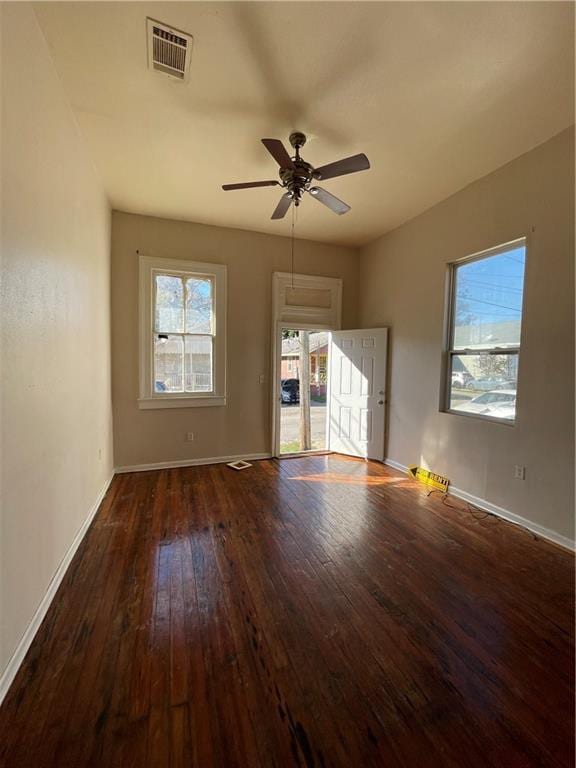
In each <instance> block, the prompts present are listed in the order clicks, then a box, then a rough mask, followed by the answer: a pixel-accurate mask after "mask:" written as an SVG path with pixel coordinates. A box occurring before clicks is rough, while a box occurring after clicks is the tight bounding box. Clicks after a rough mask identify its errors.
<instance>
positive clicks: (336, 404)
mask: <svg viewBox="0 0 576 768" xmlns="http://www.w3.org/2000/svg"><path fill="white" fill-rule="evenodd" d="M387 342H388V329H387V328H371V329H367V330H360V331H333V332H332V339H331V344H330V374H329V379H328V380H329V400H328V406H329V407H328V428H327V432H328V445H329V448H330V450H331V451H336V453H345V454H348V455H349V456H361V457H363V458H366V459H377V460H379V461H383V460H384V427H385V418H386V408H385V402H386V349H387Z"/></svg>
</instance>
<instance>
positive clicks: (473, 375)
mask: <svg viewBox="0 0 576 768" xmlns="http://www.w3.org/2000/svg"><path fill="white" fill-rule="evenodd" d="M525 262H526V240H525V239H524V238H521V239H519V240H515V241H514V242H511V243H507V244H506V245H502V246H499V247H498V248H492V249H490V250H489V251H483V252H482V253H480V254H475V255H474V256H470V257H468V258H466V259H463V260H461V261H457V262H454V263H452V264H450V265H449V274H448V280H449V304H448V313H447V316H448V323H447V326H448V327H447V344H446V350H445V355H446V369H445V371H446V386H445V388H444V394H445V401H444V410H446V411H449V412H450V413H458V414H461V415H467V416H475V417H480V418H485V419H491V420H497V421H503V422H508V423H514V421H515V420H516V392H517V385H518V361H519V357H520V340H521V331H522V307H523V298H524V269H525Z"/></svg>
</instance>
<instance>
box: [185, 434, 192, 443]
mask: <svg viewBox="0 0 576 768" xmlns="http://www.w3.org/2000/svg"><path fill="white" fill-rule="evenodd" d="M192 440H194V432H186V442H187V443H191V442H192Z"/></svg>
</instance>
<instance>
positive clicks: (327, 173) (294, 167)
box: [222, 131, 370, 219]
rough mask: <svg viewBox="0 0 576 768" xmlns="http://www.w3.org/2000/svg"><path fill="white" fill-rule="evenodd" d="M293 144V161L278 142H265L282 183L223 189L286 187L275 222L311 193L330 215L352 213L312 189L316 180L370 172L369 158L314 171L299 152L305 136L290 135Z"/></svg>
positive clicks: (355, 157) (254, 183)
mask: <svg viewBox="0 0 576 768" xmlns="http://www.w3.org/2000/svg"><path fill="white" fill-rule="evenodd" d="M289 141H290V144H291V145H292V146H293V147H294V149H295V150H296V154H295V156H294V157H290V155H289V154H288V152H287V151H286V148H285V147H284V145H283V144H282V142H281V141H280V140H279V139H262V144H264V146H265V147H266V149H267V150H268V152H270V154H271V155H272V157H273V158H274V160H276V162H277V163H278V165H279V166H280V170H279V173H278V175H279V176H280V181H249V182H246V183H244V184H223V185H222V189H224V190H226V191H229V190H231V189H250V188H253V187H276V186H279V187H284V189H285V190H286V192H285V193H284V194H283V195H282V197H281V198H280V202H279V203H278V205H277V206H276V209H275V210H274V213H273V214H272V217H271V218H273V219H283V218H284V216H285V215H286V213H287V211H288V209H289V208H290V206H291V205H292V203H294V205H295V206H299V205H300V202H301V200H302V196H303V195H304V192H308V193H309V194H310V195H312V197H313V198H314V199H315V200H318V202H320V203H322V204H323V205H325V206H327V207H328V208H330V210H331V211H334V213H337V214H338V215H340V216H341V215H342V214H343V213H347V212H348V211H349V210H350V206H349V205H346V203H343V202H342V200H339V199H338V198H337V197H335V196H334V195H332V194H331V193H330V192H327V191H326V190H325V189H322V187H316V186H311V185H312V182H313V181H315V180H317V179H318V180H320V181H324V179H333V178H334V177H336V176H345V175H346V174H347V173H356V172H357V171H366V170H367V169H368V168H370V162H369V160H368V158H367V157H366V155H364V154H360V155H353V156H352V157H346V158H344V160H338V161H336V162H335V163H328V165H323V166H321V167H320V168H313V167H312V166H311V165H310V163H307V162H306V161H305V160H303V159H302V158H301V157H300V149H301V147H303V146H304V144H306V136H305V135H304V134H303V133H300V132H298V131H296V132H294V133H291V134H290V138H289Z"/></svg>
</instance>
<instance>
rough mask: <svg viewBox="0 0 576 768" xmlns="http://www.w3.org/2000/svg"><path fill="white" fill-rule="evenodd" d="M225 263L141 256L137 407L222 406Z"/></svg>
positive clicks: (223, 402)
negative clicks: (200, 262)
mask: <svg viewBox="0 0 576 768" xmlns="http://www.w3.org/2000/svg"><path fill="white" fill-rule="evenodd" d="M225 313H226V267H225V266H222V265H218V264H199V263H197V262H192V261H171V260H168V259H152V258H149V257H147V256H141V257H140V399H139V406H140V408H178V407H180V408H184V407H190V406H200V405H202V406H205V405H225V403H226V400H225V397H226V391H225V367H226V360H225V338H224V333H225V327H226V326H225Z"/></svg>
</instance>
